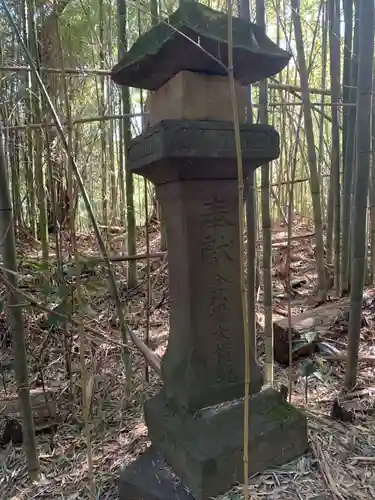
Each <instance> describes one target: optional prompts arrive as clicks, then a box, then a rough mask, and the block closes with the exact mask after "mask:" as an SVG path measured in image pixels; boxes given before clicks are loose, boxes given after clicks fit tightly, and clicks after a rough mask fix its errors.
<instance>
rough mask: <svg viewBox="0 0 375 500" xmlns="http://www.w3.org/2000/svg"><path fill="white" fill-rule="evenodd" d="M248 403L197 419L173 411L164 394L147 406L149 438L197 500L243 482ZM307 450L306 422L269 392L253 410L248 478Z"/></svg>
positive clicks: (207, 412)
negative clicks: (246, 407) (245, 421)
mask: <svg viewBox="0 0 375 500" xmlns="http://www.w3.org/2000/svg"><path fill="white" fill-rule="evenodd" d="M243 410H244V409H243V400H237V401H235V402H232V403H229V404H227V405H222V406H221V407H216V408H207V409H205V410H201V411H200V412H198V413H197V414H195V415H194V416H193V415H191V414H188V413H185V412H183V411H181V410H180V409H178V408H177V407H175V406H173V405H172V404H171V403H170V402H169V401H168V400H167V398H166V397H165V394H164V392H163V391H162V392H161V393H159V394H158V395H156V396H154V397H153V398H151V399H150V400H148V401H147V402H146V404H145V418H146V423H147V426H148V431H149V436H150V438H151V440H152V443H153V445H154V446H155V447H157V448H158V449H159V450H160V451H161V453H162V454H163V456H164V457H165V459H166V461H167V462H168V463H169V464H170V465H171V466H172V467H173V470H174V471H175V472H176V474H178V475H179V477H180V478H181V479H182V481H183V482H184V483H185V484H186V486H187V487H188V488H189V490H190V491H191V493H192V495H193V497H194V498H195V499H196V500H208V499H209V498H210V497H213V496H217V495H219V494H222V493H225V492H226V491H227V490H229V489H230V487H231V486H233V485H234V484H236V483H237V482H243V479H244V478H243ZM307 448H308V440H307V422H306V418H305V417H304V416H303V415H302V414H301V413H300V412H299V411H298V410H297V409H296V408H294V407H293V406H292V405H289V404H288V403H287V402H286V401H284V400H283V399H282V397H281V395H280V393H278V392H277V391H275V390H274V389H267V390H265V391H263V392H261V393H258V394H256V395H254V396H252V397H251V399H250V405H249V474H250V475H252V474H255V473H257V472H261V471H264V470H265V469H267V468H270V467H275V466H278V465H281V464H284V463H286V462H288V461H290V460H293V459H295V458H297V457H298V456H300V455H302V454H303V453H304V452H305V451H306V450H307Z"/></svg>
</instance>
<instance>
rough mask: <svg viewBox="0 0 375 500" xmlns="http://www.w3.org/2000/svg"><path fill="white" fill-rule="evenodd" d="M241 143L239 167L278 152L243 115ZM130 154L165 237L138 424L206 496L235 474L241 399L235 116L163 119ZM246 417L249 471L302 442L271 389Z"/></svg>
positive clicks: (296, 422)
mask: <svg viewBox="0 0 375 500" xmlns="http://www.w3.org/2000/svg"><path fill="white" fill-rule="evenodd" d="M241 145H242V155H243V168H244V175H245V177H247V176H248V175H249V173H250V172H251V171H252V170H254V169H255V168H256V167H258V166H259V165H261V164H264V163H266V162H268V161H270V160H272V159H274V158H277V157H278V155H279V137H278V134H277V133H276V131H275V130H274V129H272V128H271V127H269V126H264V125H241ZM128 161H129V162H130V166H131V168H132V170H133V172H134V173H138V174H141V175H143V176H145V177H147V178H148V179H149V180H151V181H152V182H153V183H154V184H155V186H156V194H157V197H158V199H159V201H160V202H161V203H162V206H163V209H164V215H165V223H166V227H167V238H168V242H169V245H168V265H169V290H170V300H171V304H170V305H171V310H170V334H169V342H168V347H167V351H166V354H165V356H164V358H163V360H162V378H163V382H164V387H163V390H162V391H161V393H160V394H158V395H157V396H155V397H153V398H151V399H150V400H149V401H147V402H146V404H145V419H146V424H147V426H148V430H149V435H150V438H151V441H152V443H153V444H154V445H155V447H156V448H157V449H158V450H159V451H160V452H161V453H162V455H163V456H164V458H165V459H166V461H167V463H169V464H170V465H171V466H172V468H173V470H174V471H175V472H176V473H177V474H178V475H179V476H180V477H181V479H182V480H183V482H184V484H185V485H186V486H187V488H188V489H189V490H190V491H191V494H192V495H193V498H195V499H196V500H208V498H210V497H212V496H216V495H218V494H221V493H224V492H225V491H226V490H228V489H229V488H230V487H231V486H232V485H233V484H235V483H236V482H237V481H242V480H243V472H242V471H243V464H242V460H243V458H242V457H243V449H242V448H243V403H242V400H238V401H237V402H235V403H233V400H236V399H238V398H241V397H243V394H244V382H243V380H244V332H243V320H242V303H241V295H240V264H239V259H240V255H239V222H238V218H239V205H238V203H239V200H238V183H237V167H236V149H235V141H234V130H233V124H232V123H231V122H212V121H210V122H204V121H179V120H167V121H162V122H160V123H159V124H157V125H156V126H154V127H152V128H151V129H149V130H148V131H147V132H145V133H144V134H142V135H141V136H139V137H138V138H136V139H134V140H133V141H132V144H131V146H130V149H129V155H128ZM241 203H242V200H241ZM250 359H251V367H250V373H251V377H250V378H251V383H250V392H251V393H252V394H255V393H257V392H259V390H260V389H261V386H262V375H261V372H260V368H259V366H258V364H257V362H256V360H255V357H254V355H253V353H250ZM229 401H231V402H232V403H227V404H225V402H229ZM218 404H219V405H220V406H219V408H215V409H212V408H211V409H207V407H209V406H212V405H218ZM204 408H206V410H202V409H204ZM249 418H250V419H249V424H250V433H249V453H250V464H249V470H250V473H254V472H259V471H261V470H263V469H264V468H266V467H269V466H272V465H277V464H280V463H283V462H285V461H288V460H291V459H293V458H295V457H296V456H298V455H299V454H301V453H303V452H304V451H305V450H306V448H307V432H306V420H305V418H304V417H303V416H302V415H301V414H300V413H299V412H298V411H297V410H296V409H295V408H293V407H292V406H290V405H288V404H287V403H286V402H285V401H283V400H282V398H281V397H280V395H279V394H278V393H277V392H276V391H274V390H272V389H270V390H268V391H264V392H262V393H259V394H256V395H254V396H252V398H251V402H250V417H249ZM139 467H145V465H144V464H143V465H140V466H139ZM147 470H148V471H149V474H150V476H152V474H153V473H156V472H155V467H153V466H152V464H151V463H150V462H149V467H148V468H147ZM152 471H153V472H152ZM132 477H133V478H134V475H133V476H132ZM163 477H166V476H165V474H164V475H163ZM149 482H150V483H151V482H152V481H151V480H149ZM154 483H155V482H154ZM144 484H145V483H144ZM130 486H131V487H132V488H133V490H131V491H133V492H134V488H135V486H134V481H133V479H132V478H131V477H129V472H127V471H126V470H125V471H124V473H123V475H122V479H121V488H122V490H121V491H122V492H123V498H124V499H125V498H128V497H126V496H125V495H126V494H129V491H130V490H129V487H130ZM153 488H154V489H155V484H154V486H153ZM135 489H136V490H137V491H138V497H134V498H138V499H146V498H147V499H150V500H151V499H154V498H155V499H159V498H163V495H165V493H162V492H160V491H159V493H158V494H159V495H160V496H157V495H156V496H155V495H154V496H153V497H152V496H147V494H146V493H145V492H144V491H143V492H142V491H141V490H142V488H141V490H139V489H137V488H135ZM181 491H182V490H181ZM132 494H133V493H132ZM180 494H182V493H180ZM170 498H174V497H173V496H171V497H170ZM177 498H184V497H183V496H177ZM165 500H167V498H165Z"/></svg>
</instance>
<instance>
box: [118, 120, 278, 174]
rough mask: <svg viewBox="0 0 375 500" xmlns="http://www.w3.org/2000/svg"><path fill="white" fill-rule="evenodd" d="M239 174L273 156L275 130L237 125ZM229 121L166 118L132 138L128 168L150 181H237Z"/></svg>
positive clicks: (259, 126) (233, 140)
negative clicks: (239, 144)
mask: <svg viewBox="0 0 375 500" xmlns="http://www.w3.org/2000/svg"><path fill="white" fill-rule="evenodd" d="M240 134H241V148H242V160H243V168H244V175H245V176H247V175H248V174H249V173H250V172H251V171H252V170H254V169H255V168H257V167H259V166H260V165H263V164H264V163H267V162H269V161H272V160H274V159H276V158H278V156H279V154H280V140H279V134H278V133H277V132H276V130H275V129H274V128H272V127H271V126H269V125H257V124H253V125H252V124H243V125H241V127H240ZM236 158H237V155H236V144H235V137H234V126H233V122H229V121H228V122H220V121H218V122H214V121H189V120H166V121H162V122H160V123H158V124H157V125H155V126H154V127H151V128H149V129H148V130H146V131H145V132H144V133H143V134H141V135H139V136H138V137H136V138H135V139H133V140H132V141H131V144H130V147H129V151H128V162H129V167H130V168H131V169H132V170H133V172H134V173H135V174H140V175H144V176H146V177H147V178H148V179H150V180H151V181H152V182H153V183H154V184H161V183H163V182H171V181H177V180H186V179H212V180H213V179H215V178H216V179H220V178H221V179H237V165H236Z"/></svg>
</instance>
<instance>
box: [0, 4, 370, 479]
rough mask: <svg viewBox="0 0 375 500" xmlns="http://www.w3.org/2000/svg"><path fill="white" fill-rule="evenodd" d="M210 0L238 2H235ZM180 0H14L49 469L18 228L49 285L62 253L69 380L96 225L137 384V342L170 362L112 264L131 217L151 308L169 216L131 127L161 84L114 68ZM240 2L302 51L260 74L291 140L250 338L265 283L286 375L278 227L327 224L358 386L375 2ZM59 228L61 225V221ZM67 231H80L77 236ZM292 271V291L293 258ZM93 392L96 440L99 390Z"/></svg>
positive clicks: (128, 247)
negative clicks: (140, 333) (278, 309)
mask: <svg viewBox="0 0 375 500" xmlns="http://www.w3.org/2000/svg"><path fill="white" fill-rule="evenodd" d="M185 1H186V0H185ZM205 3H208V5H209V6H211V7H213V8H216V9H221V10H227V8H228V5H227V2H226V1H225V0H223V1H220V0H215V1H213V0H205ZM176 6H177V2H172V1H170V0H159V1H158V0H150V2H147V1H144V0H137V1H133V0H53V1H51V2H42V1H39V0H21V1H19V0H0V13H1V15H0V30H1V34H2V36H1V40H0V96H1V97H0V99H1V100H0V103H1V105H0V127H1V129H0V139H1V141H0V146H1V147H0V176H1V177H0V190H1V191H0V206H1V210H0V213H1V231H2V241H3V261H2V265H3V266H4V267H3V268H2V278H1V281H2V283H3V284H4V283H5V284H6V286H7V287H8V290H9V294H10V295H9V296H10V302H9V303H10V304H11V305H12V306H13V307H12V308H11V309H10V310H11V315H12V319H13V322H12V325H13V328H14V331H15V332H17V334H15V335H14V336H13V341H14V349H15V350H16V352H17V358H18V364H17V367H18V369H17V370H16V376H17V383H18V387H19V395H20V398H21V399H22V401H23V407H24V409H25V410H24V413H23V418H24V422H25V425H26V428H28V429H29V431H28V433H27V436H28V439H26V446H27V448H28V465H29V471H30V474H31V475H35V473H36V474H37V473H38V467H39V465H38V459H37V456H36V454H35V442H34V437H33V436H34V434H33V430H32V419H31V416H30V414H29V412H28V410H27V408H28V405H29V402H28V397H29V396H28V393H27V390H25V387H27V377H28V373H27V362H26V351H25V339H24V332H23V327H22V325H23V315H25V314H27V311H26V310H25V311H23V309H22V307H21V306H20V303H24V302H25V300H26V298H25V297H21V296H20V295H18V294H17V286H18V280H17V279H16V275H17V262H16V258H15V256H16V249H15V242H14V239H13V238H12V237H11V234H13V233H14V234H15V235H16V240H17V241H18V240H22V238H25V236H26V235H27V236H28V237H31V238H33V239H34V240H37V241H38V242H39V243H40V262H41V269H42V270H43V280H44V285H46V286H48V283H49V280H50V275H49V271H48V270H49V269H50V265H51V262H52V261H53V262H56V268H57V270H58V273H57V274H58V283H59V290H60V293H61V304H60V305H61V307H60V309H59V310H55V316H59V315H60V321H61V324H62V325H63V328H64V330H65V332H66V335H65V337H64V349H65V367H66V373H67V378H68V379H69V378H70V377H72V366H71V359H70V355H69V352H70V343H71V336H70V335H69V328H70V326H69V325H70V324H71V323H72V321H75V322H76V323H75V326H76V328H77V331H79V332H80V335H81V340H82V342H81V343H82V353H81V354H82V356H81V361H82V377H83V379H84V380H86V382H85V384H86V383H87V380H88V378H87V377H88V376H89V374H87V373H86V370H87V367H86V366H85V361H84V356H83V350H84V344H85V336H84V334H83V331H82V324H81V323H80V320H79V319H77V318H76V319H74V320H72V318H71V313H70V312H71V311H72V308H73V306H72V301H74V302H75V307H77V304H81V305H82V304H83V302H84V301H85V298H84V296H82V295H81V292H80V288H79V287H76V288H75V292H76V293H74V294H72V290H71V289H70V288H69V286H68V285H66V283H65V279H64V276H65V275H64V265H65V262H66V261H72V260H73V261H75V262H76V265H77V267H79V265H81V264H80V255H79V251H78V245H77V238H78V235H79V234H81V233H83V232H85V231H86V232H87V231H91V232H92V231H94V233H95V238H96V241H97V247H98V249H99V253H100V259H101V262H102V263H103V265H104V266H105V267H106V269H107V273H108V288H109V289H110V290H111V294H112V297H113V299H114V302H115V304H116V311H117V317H118V324H119V338H118V342H119V345H121V348H122V361H123V365H124V370H125V371H126V374H127V380H128V384H127V387H126V390H127V391H129V393H130V392H131V390H132V377H133V374H132V363H131V357H130V353H131V350H132V345H133V343H135V344H136V347H137V348H138V349H139V350H140V351H141V352H142V354H143V355H144V356H145V358H146V360H147V362H148V364H149V365H150V366H151V367H152V368H153V369H154V370H155V371H156V372H157V373H160V362H159V359H158V357H157V356H156V355H155V354H154V353H153V352H152V351H151V350H150V349H149V347H148V344H149V328H150V327H149V325H148V328H147V332H146V335H145V339H144V341H140V340H139V338H138V337H137V335H135V333H134V332H133V331H132V330H131V328H130V327H129V325H128V324H127V317H126V312H125V311H124V310H123V307H122V305H121V300H120V297H119V291H118V286H117V283H116V275H115V272H114V271H113V268H112V263H113V262H114V261H116V257H113V252H112V249H111V248H109V245H108V241H107V240H106V234H107V232H108V228H109V227H121V228H123V229H124V232H122V233H121V234H122V240H123V241H122V242H123V248H124V249H125V251H124V253H125V254H127V257H118V258H117V261H120V260H123V261H126V262H127V284H128V287H129V288H132V287H136V286H137V284H138V282H139V275H138V271H139V269H138V267H137V263H138V261H139V260H142V261H145V262H146V263H147V273H148V278H147V280H148V292H147V304H148V305H149V304H150V301H151V295H152V279H151V277H150V273H151V268H152V265H153V263H155V262H160V260H161V259H163V258H165V255H166V253H167V241H166V237H165V231H164V228H163V213H162V210H161V207H160V206H159V205H158V202H157V200H156V199H155V196H154V191H153V186H152V185H150V184H149V183H148V182H146V181H144V180H143V179H141V178H140V177H138V176H136V175H133V174H132V173H131V172H130V171H129V170H128V169H127V163H126V149H127V145H128V143H129V141H130V139H131V138H132V137H134V136H135V135H138V134H139V133H140V132H141V131H142V129H143V128H144V127H145V126H147V95H146V93H145V92H142V91H139V90H137V89H129V88H121V89H119V88H118V87H117V86H115V84H114V83H113V82H112V81H111V79H110V70H111V68H112V67H113V66H114V65H115V63H116V62H117V61H118V59H119V58H121V56H122V55H123V53H124V51H126V50H127V48H129V47H130V46H131V45H132V44H133V43H134V41H135V40H136V38H137V37H138V35H139V34H141V33H143V32H144V31H145V30H147V29H149V28H150V26H151V25H152V24H155V23H156V22H158V17H159V16H162V17H165V16H166V15H168V13H170V12H172V11H173V10H174V9H175V8H176ZM231 9H232V10H233V15H239V16H242V17H245V18H249V17H250V19H251V20H253V21H255V22H257V23H258V24H259V25H260V26H262V27H263V28H264V29H265V30H266V31H267V34H268V35H269V36H270V37H271V38H272V39H273V40H274V41H275V42H276V43H277V44H279V45H280V46H281V47H283V48H286V49H288V50H290V51H291V52H292V59H291V61H290V64H289V65H288V67H287V68H286V69H285V70H284V71H283V72H282V73H280V74H279V75H278V78H277V79H275V78H271V79H269V81H267V82H266V81H263V82H260V83H258V84H256V85H253V86H252V88H251V89H250V93H249V94H250V95H251V105H252V116H250V117H249V120H253V121H254V122H259V123H270V124H272V125H273V126H274V127H275V128H276V129H277V130H278V131H279V132H280V136H281V154H280V157H279V159H278V160H277V161H275V162H273V164H272V165H271V166H267V165H266V166H264V167H262V169H260V170H261V171H260V172H259V173H257V176H256V177H254V178H253V179H250V186H249V196H248V201H247V204H246V207H245V213H244V217H245V219H246V228H245V231H244V232H245V234H244V247H245V250H246V252H245V253H246V255H247V258H246V270H245V271H246V273H245V274H246V282H247V287H246V293H247V296H246V300H247V330H248V333H249V339H250V342H251V343H253V346H255V343H256V322H255V318H256V315H255V306H256V301H257V295H258V293H257V292H258V289H259V286H260V284H262V290H263V294H262V297H263V299H262V300H263V304H262V307H263V311H264V318H265V321H264V342H265V376H266V380H267V382H268V383H269V384H273V379H274V366H273V365H274V358H273V332H272V324H273V323H272V321H273V319H272V314H273V313H272V310H273V309H272V307H273V297H272V294H273V286H272V280H273V274H272V267H273V264H272V227H273V225H275V224H284V225H285V227H287V230H288V237H289V240H291V239H292V229H293V224H294V222H293V221H294V220H296V219H297V218H298V219H299V220H301V219H303V220H308V221H310V222H311V227H312V231H313V238H312V239H311V241H312V243H313V242H314V256H315V267H316V277H317V279H316V290H315V292H316V297H317V300H318V301H320V302H323V301H325V300H326V298H327V296H328V295H332V294H334V295H336V296H343V295H348V294H349V295H350V324H349V336H348V351H347V363H346V376H345V386H346V387H347V388H351V387H353V386H355V383H356V379H357V362H358V349H359V340H360V327H361V309H362V299H363V290H364V287H365V286H366V285H372V284H373V281H374V277H375V161H374V159H373V150H374V149H375V148H374V146H375V144H373V143H374V136H373V133H372V119H373V110H374V109H375V108H374V105H373V99H372V92H373V78H374V63H373V61H374V1H373V0H303V1H301V0H250V1H246V0H238V2H237V1H236V0H235V1H234V3H232V4H231ZM228 92H229V87H228ZM7 180H9V183H8V182H7ZM8 186H9V191H8ZM11 213H13V217H11V216H10V214H11ZM155 220H157V221H158V228H159V229H160V242H159V248H158V249H157V250H158V251H157V253H155V252H153V253H151V251H150V245H149V240H148V237H147V235H148V234H149V225H150V224H151V221H155ZM254 221H255V223H253V222H254ZM53 227H58V228H60V229H59V230H58V231H57V232H56V231H52V230H51V228H53ZM140 230H142V231H143V232H144V234H145V235H146V248H145V249H142V250H141V249H140V248H139V244H138V239H137V235H138V234H139V231H140ZM9 231H10V232H9ZM63 233H64V234H68V236H69V244H67V242H66V240H64V238H63V237H62V234H63ZM257 241H261V245H258V244H256V242H257ZM51 242H52V243H53V244H54V248H55V251H54V254H53V255H52V254H51V245H50V243H51ZM141 254H142V255H141ZM239 258H240V257H239ZM286 280H287V283H288V287H290V283H291V280H292V273H291V270H290V265H289V267H288V272H287V276H286ZM29 299H30V298H29ZM29 299H28V300H29ZM31 305H33V306H34V307H37V305H36V304H35V303H34V304H32V303H31ZM146 309H147V311H148V309H149V307H146ZM80 325H81V326H80ZM129 340H131V341H132V343H130V342H129ZM85 374H86V375H85ZM148 376H149V374H148V369H147V370H146V377H148ZM85 377H86V378H85ZM85 384H84V386H85ZM290 393H291V391H290V392H289V394H290ZM83 400H84V401H83V406H84V408H86V410H87V411H86V413H85V423H86V440H87V446H88V449H90V432H89V426H88V419H89V416H88V407H89V398H88V396H87V395H86V396H84V398H83ZM27 422H28V425H29V427H27ZM89 455H90V452H89ZM90 467H92V466H90V463H89V469H90ZM90 470H91V469H90ZM89 473H90V474H92V470H91V472H90V471H89Z"/></svg>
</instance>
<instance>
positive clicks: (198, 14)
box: [112, 2, 291, 90]
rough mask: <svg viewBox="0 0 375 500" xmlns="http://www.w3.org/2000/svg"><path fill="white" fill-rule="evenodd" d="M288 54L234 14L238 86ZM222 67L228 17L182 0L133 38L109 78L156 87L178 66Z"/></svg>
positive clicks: (268, 72)
mask: <svg viewBox="0 0 375 500" xmlns="http://www.w3.org/2000/svg"><path fill="white" fill-rule="evenodd" d="M192 41H193V42H194V43H192ZM202 49H203V50H202ZM290 57H291V54H290V53H289V52H287V51H285V50H283V49H281V48H280V47H279V46H278V45H277V44H275V43H274V42H273V41H272V40H271V39H270V38H268V36H267V35H266V34H265V33H264V32H263V30H262V28H261V27H259V26H257V25H256V24H254V23H251V22H249V21H247V20H245V19H241V18H239V17H233V66H234V78H235V79H236V80H237V81H239V82H240V83H241V84H242V85H248V84H250V83H254V82H256V81H259V80H261V79H263V78H267V77H270V76H273V75H276V74H277V73H279V72H280V71H281V70H282V69H284V68H285V66H286V65H287V64H288V62H289V59H290ZM219 61H220V62H219ZM227 67H228V16H227V15H226V14H225V13H223V12H219V11H216V10H213V9H211V8H209V7H206V6H205V5H203V4H201V3H198V2H182V3H181V5H180V7H179V8H178V9H177V10H176V11H175V12H174V13H173V14H171V15H170V16H169V17H168V18H166V19H165V20H162V21H161V22H159V23H158V24H156V25H155V26H153V27H152V28H151V29H150V30H149V31H147V32H146V33H144V34H143V35H141V36H140V37H139V38H138V40H137V41H136V42H135V43H134V45H133V46H132V47H131V49H130V50H129V51H128V52H127V53H126V54H125V56H124V57H123V58H122V60H121V61H119V63H118V64H117V65H116V66H115V67H114V68H113V70H112V79H113V81H115V82H116V83H117V84H119V85H126V86H129V87H136V88H142V89H148V90H157V89H159V88H160V87H161V86H162V85H164V84H165V83H166V82H167V81H168V80H169V79H170V78H172V77H173V76H174V75H175V74H177V73H179V72H180V71H184V70H186V71H195V72H199V73H206V74H214V75H227V69H226V68H227Z"/></svg>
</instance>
